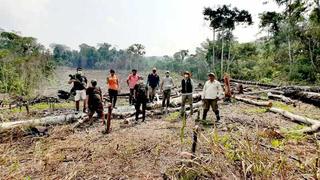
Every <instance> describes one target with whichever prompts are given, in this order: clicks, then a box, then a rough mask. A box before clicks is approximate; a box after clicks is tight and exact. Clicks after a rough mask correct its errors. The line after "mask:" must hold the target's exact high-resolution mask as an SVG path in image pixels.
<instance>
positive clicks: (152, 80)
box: [147, 68, 160, 103]
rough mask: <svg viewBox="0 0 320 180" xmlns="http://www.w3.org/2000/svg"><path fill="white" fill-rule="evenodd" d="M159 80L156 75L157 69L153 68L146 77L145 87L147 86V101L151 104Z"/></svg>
mask: <svg viewBox="0 0 320 180" xmlns="http://www.w3.org/2000/svg"><path fill="white" fill-rule="evenodd" d="M159 82H160V78H159V76H158V74H157V69H156V68H153V69H152V73H151V74H149V75H148V81H147V85H149V101H150V102H151V103H152V102H153V99H154V96H155V94H156V90H157V87H158V86H159Z"/></svg>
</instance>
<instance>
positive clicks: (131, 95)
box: [129, 89, 134, 105]
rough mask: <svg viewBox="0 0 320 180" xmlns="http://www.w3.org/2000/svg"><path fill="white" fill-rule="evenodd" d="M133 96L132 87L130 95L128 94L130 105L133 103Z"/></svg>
mask: <svg viewBox="0 0 320 180" xmlns="http://www.w3.org/2000/svg"><path fill="white" fill-rule="evenodd" d="M133 96H134V89H130V96H129V104H130V105H133V104H134V102H133V101H134V98H133Z"/></svg>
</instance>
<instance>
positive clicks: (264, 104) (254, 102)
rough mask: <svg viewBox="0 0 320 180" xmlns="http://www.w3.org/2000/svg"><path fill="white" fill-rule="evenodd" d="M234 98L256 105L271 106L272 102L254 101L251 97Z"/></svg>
mask: <svg viewBox="0 0 320 180" xmlns="http://www.w3.org/2000/svg"><path fill="white" fill-rule="evenodd" d="M235 99H236V100H238V101H242V102H245V103H248V104H253V105H256V106H264V107H272V102H269V101H267V102H266V101H254V100H251V99H246V98H242V97H238V96H235Z"/></svg>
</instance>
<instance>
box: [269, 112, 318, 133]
mask: <svg viewBox="0 0 320 180" xmlns="http://www.w3.org/2000/svg"><path fill="white" fill-rule="evenodd" d="M269 111H271V112H274V113H278V114H281V115H283V116H284V117H286V118H288V119H290V120H291V121H293V122H298V123H303V124H306V125H309V126H311V127H307V128H304V129H301V130H298V131H296V132H301V133H314V132H317V131H319V130H320V121H318V120H314V119H311V118H307V117H303V116H299V115H296V114H293V113H291V112H288V111H285V110H282V109H278V108H273V107H272V108H270V109H269Z"/></svg>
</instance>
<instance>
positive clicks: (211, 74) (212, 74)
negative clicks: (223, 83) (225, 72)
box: [208, 73, 216, 77]
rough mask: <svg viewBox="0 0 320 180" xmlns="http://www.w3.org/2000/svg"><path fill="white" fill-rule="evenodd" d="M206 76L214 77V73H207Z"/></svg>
mask: <svg viewBox="0 0 320 180" xmlns="http://www.w3.org/2000/svg"><path fill="white" fill-rule="evenodd" d="M208 76H213V77H216V75H215V74H214V73H209V74H208Z"/></svg>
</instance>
